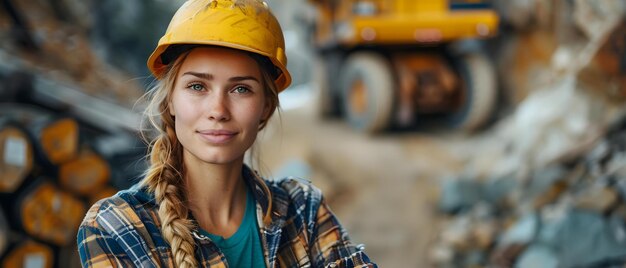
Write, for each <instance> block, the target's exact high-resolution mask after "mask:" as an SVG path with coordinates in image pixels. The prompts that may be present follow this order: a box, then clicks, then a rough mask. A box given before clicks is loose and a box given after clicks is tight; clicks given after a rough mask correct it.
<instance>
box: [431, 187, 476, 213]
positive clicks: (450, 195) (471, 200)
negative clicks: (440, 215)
mask: <svg viewBox="0 0 626 268" xmlns="http://www.w3.org/2000/svg"><path fill="white" fill-rule="evenodd" d="M442 188H443V189H442V193H441V199H440V200H439V209H440V210H441V211H443V212H445V213H451V214H454V213H458V212H461V211H464V210H468V209H470V208H471V207H472V206H473V205H475V204H476V203H478V202H479V201H480V200H482V198H483V197H482V196H483V191H482V185H481V183H480V182H478V181H473V180H467V179H458V180H447V181H445V182H444V184H443V187H442Z"/></svg>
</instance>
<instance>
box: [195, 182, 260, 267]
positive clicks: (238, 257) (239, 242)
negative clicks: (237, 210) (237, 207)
mask: <svg viewBox="0 0 626 268" xmlns="http://www.w3.org/2000/svg"><path fill="white" fill-rule="evenodd" d="M256 222H257V217H256V205H255V202H254V198H253V197H252V193H250V191H248V192H247V197H246V211H245V212H244V216H243V220H242V221H241V225H240V226H239V229H237V231H236V232H235V233H234V234H233V235H232V236H231V237H229V238H224V237H222V236H219V235H214V234H211V233H209V232H207V231H205V230H200V231H201V233H202V234H204V235H206V236H208V237H209V238H210V239H211V240H212V241H213V242H214V243H215V244H216V245H217V247H218V248H220V250H221V251H222V253H224V256H226V261H227V262H228V265H229V267H246V268H249V267H255V268H256V267H265V259H264V258H263V249H262V248H261V239H260V238H259V230H258V228H259V227H258V226H257V224H256Z"/></svg>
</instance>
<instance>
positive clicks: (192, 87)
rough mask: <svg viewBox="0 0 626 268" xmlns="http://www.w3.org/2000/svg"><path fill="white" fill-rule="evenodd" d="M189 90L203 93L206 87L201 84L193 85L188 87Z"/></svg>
mask: <svg viewBox="0 0 626 268" xmlns="http://www.w3.org/2000/svg"><path fill="white" fill-rule="evenodd" d="M187 88H189V89H191V90H194V91H201V90H203V89H204V86H202V85H201V84H191V85H189V86H187Z"/></svg>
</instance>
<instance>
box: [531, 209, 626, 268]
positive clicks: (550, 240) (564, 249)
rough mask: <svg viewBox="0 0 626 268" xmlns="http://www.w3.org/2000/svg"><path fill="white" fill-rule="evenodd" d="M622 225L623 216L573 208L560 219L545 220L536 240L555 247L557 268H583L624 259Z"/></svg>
mask: <svg viewBox="0 0 626 268" xmlns="http://www.w3.org/2000/svg"><path fill="white" fill-rule="evenodd" d="M624 228H625V226H624V220H623V219H620V218H617V217H612V218H609V219H605V218H604V217H603V216H602V215H600V214H596V213H589V212H583V211H577V210H573V211H571V212H569V213H568V214H567V215H565V217H562V218H557V219H553V220H545V219H544V222H543V225H542V229H541V231H540V233H539V236H538V239H537V242H538V243H539V244H541V245H545V246H548V247H550V248H551V249H553V250H554V252H553V254H554V255H555V256H556V258H557V260H558V265H559V267H573V266H577V267H578V266H583V267H584V266H589V265H592V264H597V263H601V262H603V261H607V260H612V259H616V258H619V259H622V260H626V258H625V257H624V256H626V232H625V229H624ZM520 267H521V266H520ZM528 267H530V266H528ZM541 267H547V266H541Z"/></svg>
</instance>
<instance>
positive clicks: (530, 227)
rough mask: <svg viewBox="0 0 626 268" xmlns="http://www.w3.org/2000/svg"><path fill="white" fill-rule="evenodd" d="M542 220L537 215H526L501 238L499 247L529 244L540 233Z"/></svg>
mask: <svg viewBox="0 0 626 268" xmlns="http://www.w3.org/2000/svg"><path fill="white" fill-rule="evenodd" d="M539 226H540V220H539V216H538V215H537V214H527V215H524V216H523V217H522V218H521V219H520V220H519V221H517V222H516V223H515V224H514V225H513V226H511V227H510V228H509V229H507V230H506V231H505V232H504V234H503V235H502V236H501V237H500V239H499V241H498V244H499V247H505V246H506V245H510V244H529V243H531V242H532V241H533V240H534V239H535V236H536V235H537V233H538V232H539Z"/></svg>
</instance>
